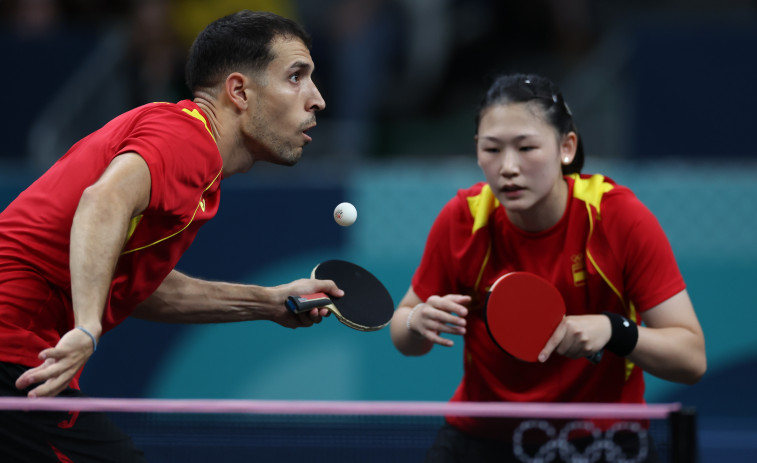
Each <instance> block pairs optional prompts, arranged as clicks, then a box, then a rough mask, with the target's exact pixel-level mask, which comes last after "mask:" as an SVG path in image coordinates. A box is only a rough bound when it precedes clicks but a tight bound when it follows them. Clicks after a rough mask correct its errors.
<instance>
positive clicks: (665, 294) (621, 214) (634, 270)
mask: <svg viewBox="0 0 757 463" xmlns="http://www.w3.org/2000/svg"><path fill="white" fill-rule="evenodd" d="M626 191H627V192H628V194H625V195H619V196H617V197H616V198H614V199H612V201H613V202H614V203H615V204H612V206H613V207H611V208H610V209H611V210H612V211H613V212H612V213H613V215H614V217H612V220H609V221H608V222H609V223H612V224H613V226H612V227H613V228H614V229H615V230H613V233H612V235H613V236H615V237H616V239H618V243H619V244H618V245H617V246H616V249H622V250H623V251H622V258H623V263H624V264H623V279H624V281H625V291H626V293H627V295H628V297H629V298H630V300H631V301H632V302H633V303H634V304H635V306H636V308H637V310H639V311H641V312H643V311H645V310H648V309H651V308H652V307H654V306H656V305H658V304H660V303H662V302H664V301H666V300H667V299H669V298H671V297H673V296H675V295H676V294H678V293H679V292H681V291H683V290H684V289H686V284H685V282H684V280H683V276H682V275H681V272H680V269H679V268H678V263H677V262H676V259H675V256H674V254H673V249H672V247H671V245H670V242H669V241H668V238H667V236H666V235H665V232H664V231H663V229H662V226H660V223H659V221H658V220H657V218H656V217H655V216H654V214H652V212H651V211H650V210H649V209H648V208H647V207H646V206H645V205H644V204H643V203H642V202H641V201H639V200H638V199H637V198H636V197H635V196H634V195H633V194H632V193H631V192H630V191H629V190H626ZM603 208H604V206H603Z"/></svg>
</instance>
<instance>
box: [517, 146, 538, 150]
mask: <svg viewBox="0 0 757 463" xmlns="http://www.w3.org/2000/svg"><path fill="white" fill-rule="evenodd" d="M535 149H536V147H535V146H521V147H520V150H521V151H533V150H535Z"/></svg>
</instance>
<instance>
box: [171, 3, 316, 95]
mask: <svg viewBox="0 0 757 463" xmlns="http://www.w3.org/2000/svg"><path fill="white" fill-rule="evenodd" d="M279 37H283V38H299V39H300V40H302V42H303V43H304V44H305V46H306V47H308V49H309V48H310V46H311V39H310V35H308V33H307V32H306V31H305V29H303V28H302V26H300V25H299V24H297V23H296V22H294V21H292V20H291V19H287V18H283V17H281V16H278V15H275V14H273V13H268V12H264V11H250V10H243V11H240V12H237V13H233V14H230V15H228V16H224V17H222V18H220V19H217V20H216V21H214V22H212V23H210V24H209V25H208V26H207V27H206V28H205V29H204V30H203V31H202V32H200V34H199V35H198V36H197V38H196V39H195V41H194V43H193V44H192V47H191V48H190V50H189V57H188V59H187V65H186V68H185V79H186V84H187V87H189V90H191V91H192V92H193V93H194V92H195V91H196V90H197V89H198V88H202V87H213V86H215V85H216V84H218V83H219V82H220V81H221V80H222V79H224V78H225V77H226V76H227V75H228V74H230V73H232V72H235V71H239V72H250V73H252V74H255V73H258V72H262V71H263V70H264V69H265V68H266V67H267V66H268V64H269V63H270V62H271V61H273V59H274V58H275V57H274V55H273V53H272V51H271V44H272V43H273V41H274V39H277V38H279Z"/></svg>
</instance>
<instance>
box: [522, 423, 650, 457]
mask: <svg viewBox="0 0 757 463" xmlns="http://www.w3.org/2000/svg"><path fill="white" fill-rule="evenodd" d="M529 431H530V432H541V433H543V435H544V436H546V437H548V438H549V440H548V441H547V442H545V443H543V444H541V446H540V447H539V450H538V452H536V454H535V455H532V454H529V453H528V452H527V451H526V449H525V447H524V444H523V435H524V434H525V433H526V432H529ZM576 431H581V432H582V435H584V434H586V435H587V436H590V442H591V443H590V444H589V445H588V446H586V448H585V449H583V451H581V450H580V449H578V448H577V447H576V446H575V445H574V443H573V442H571V441H570V437H571V434H572V433H574V432H576ZM620 432H629V433H633V434H635V435H636V436H637V437H638V449H636V454H635V455H626V453H625V451H624V450H623V448H622V447H621V446H620V445H619V444H618V443H617V442H615V435H616V434H618V433H620ZM513 453H514V454H515V457H516V458H518V460H520V461H522V462H523V463H546V462H550V461H554V460H555V459H556V458H557V455H558V454H559V455H560V458H561V459H562V460H563V461H570V462H574V463H595V462H597V461H599V460H600V459H601V458H602V454H603V453H604V454H605V458H606V460H607V461H614V462H618V463H639V462H642V461H644V460H645V459H646V458H647V455H648V454H649V434H648V432H647V430H646V429H644V428H642V427H641V425H640V424H639V423H635V422H619V423H615V424H614V425H613V426H611V427H610V428H609V429H607V431H605V432H604V433H603V432H602V430H601V429H599V428H597V427H595V426H594V424H593V423H590V422H588V421H573V422H571V423H569V424H568V425H566V426H565V427H564V428H562V429H561V430H560V432H559V434H558V433H557V431H556V430H555V428H554V427H553V426H552V425H551V424H549V423H548V422H547V421H542V420H527V421H524V422H522V423H521V424H520V425H519V426H518V428H517V429H516V430H515V432H514V433H513ZM531 453H533V452H531Z"/></svg>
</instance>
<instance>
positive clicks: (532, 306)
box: [485, 272, 565, 362]
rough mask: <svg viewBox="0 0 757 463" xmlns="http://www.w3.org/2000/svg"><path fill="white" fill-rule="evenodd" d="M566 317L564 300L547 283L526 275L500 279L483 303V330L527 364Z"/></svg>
mask: <svg viewBox="0 0 757 463" xmlns="http://www.w3.org/2000/svg"><path fill="white" fill-rule="evenodd" d="M564 316H565V301H563V298H562V295H561V294H560V292H559V291H558V290H557V288H555V287H554V286H552V284H551V283H550V282H548V281H547V280H545V279H543V278H541V277H539V276H537V275H534V274H532V273H528V272H512V273H508V274H506V275H503V276H501V277H500V278H499V279H498V280H497V281H495V282H494V284H493V285H492V287H491V290H490V291H489V295H488V297H487V301H486V313H485V319H486V327H487V329H488V330H489V335H490V336H491V338H492V340H494V342H495V343H496V344H497V346H499V347H500V348H501V349H502V350H504V351H505V352H507V353H509V354H510V355H512V356H513V357H515V358H518V359H520V360H524V361H526V362H536V361H538V356H539V353H540V352H541V350H542V349H544V346H545V345H546V344H547V341H548V340H549V338H550V337H551V336H552V333H554V331H555V328H557V325H559V324H560V321H561V320H562V319H563V317H564Z"/></svg>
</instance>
